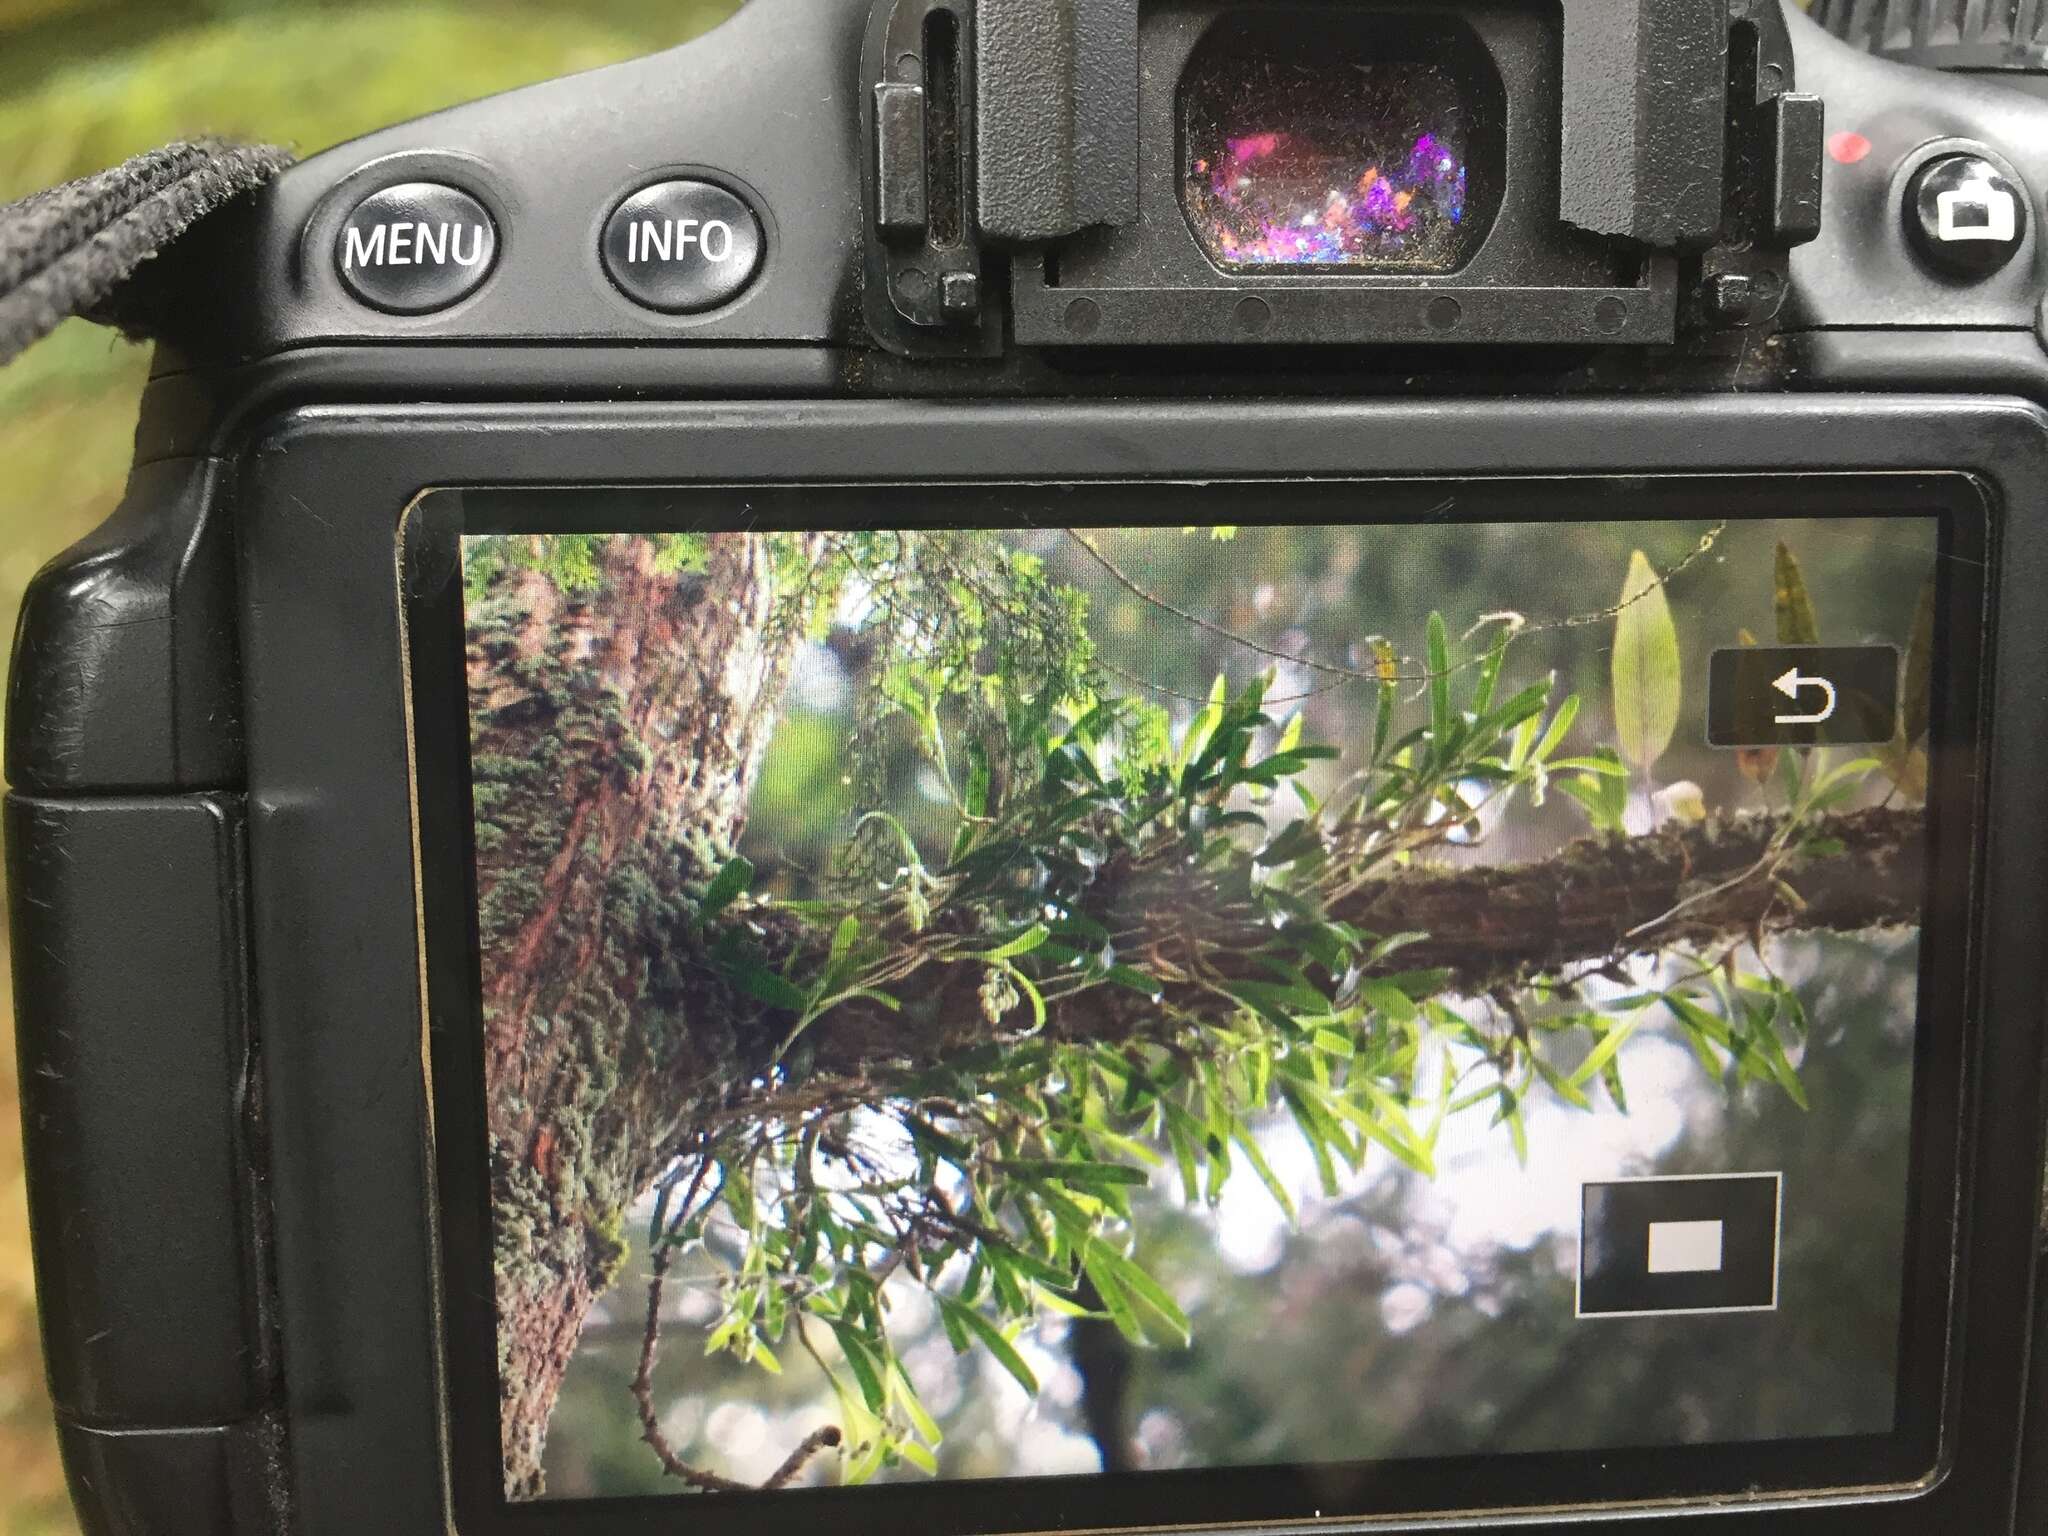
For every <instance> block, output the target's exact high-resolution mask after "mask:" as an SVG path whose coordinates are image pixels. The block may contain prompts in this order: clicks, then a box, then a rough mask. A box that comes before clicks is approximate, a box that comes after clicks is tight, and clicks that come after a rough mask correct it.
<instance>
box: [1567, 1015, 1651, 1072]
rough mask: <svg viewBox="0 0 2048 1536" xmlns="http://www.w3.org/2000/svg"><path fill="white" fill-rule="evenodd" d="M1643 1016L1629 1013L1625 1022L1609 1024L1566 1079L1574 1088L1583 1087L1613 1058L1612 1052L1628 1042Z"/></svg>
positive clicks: (1639, 1025)
mask: <svg viewBox="0 0 2048 1536" xmlns="http://www.w3.org/2000/svg"><path fill="white" fill-rule="evenodd" d="M1644 1017H1645V1015H1643V1014H1641V1013H1637V1014H1633V1015H1631V1016H1630V1018H1629V1019H1628V1021H1627V1022H1626V1023H1622V1024H1614V1025H1611V1026H1610V1027H1609V1029H1608V1031H1607V1033H1606V1034H1604V1035H1602V1036H1601V1037H1600V1040H1599V1043H1598V1044H1596V1045H1595V1046H1594V1047H1593V1049H1592V1050H1590V1051H1588V1052H1587V1053H1586V1059H1585V1060H1584V1061H1582V1062H1580V1063H1579V1069H1578V1071H1576V1072H1574V1073H1573V1074H1572V1075H1571V1077H1570V1078H1569V1079H1568V1081H1569V1082H1570V1083H1571V1085H1572V1086H1573V1087H1574V1088H1583V1087H1585V1086H1586V1084H1588V1083H1590V1082H1591V1081H1592V1080H1593V1078H1594V1076H1595V1074H1597V1073H1598V1072H1599V1071H1600V1069H1601V1068H1602V1067H1604V1066H1606V1065H1607V1063H1608V1062H1610V1061H1612V1060H1613V1059H1614V1053H1615V1052H1616V1051H1618V1050H1620V1049H1621V1048H1622V1047H1623V1046H1624V1045H1626V1044H1628V1037H1629V1036H1630V1035H1632V1034H1634V1033H1635V1032H1636V1030H1637V1029H1638V1028H1640V1027H1641V1025H1642V1022H1643V1019H1644Z"/></svg>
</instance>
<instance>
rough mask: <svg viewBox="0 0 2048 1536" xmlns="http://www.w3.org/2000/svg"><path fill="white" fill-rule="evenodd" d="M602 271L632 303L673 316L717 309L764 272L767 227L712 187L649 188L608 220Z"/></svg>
mask: <svg viewBox="0 0 2048 1536" xmlns="http://www.w3.org/2000/svg"><path fill="white" fill-rule="evenodd" d="M602 244H603V252H604V269H605V271H606V272H607V273H608V274H609V275H610V277H611V280H612V281H613V282H614V283H617V284H618V285H619V289H620V291H621V292H623V293H624V294H625V295H626V297H627V298H629V299H631V300H633V302H634V303H636V304H644V305H646V306H647V307H648V308H649V309H658V310H661V311H663V312H664V313H667V314H686V313H688V312H690V311H692V310H699V309H713V308H716V307H717V306H718V305H720V304H724V303H726V302H727V301H728V300H731V299H733V298H736V297H738V295H739V294H740V292H741V291H742V290H743V289H744V288H745V287H746V286H747V284H748V283H750V282H752V281H753V279H754V271H755V269H756V268H758V267H759V266H760V265H761V245H762V241H761V221H760V220H759V219H757V218H756V217H755V216H754V210H753V209H751V208H749V207H748V206H747V205H746V204H745V203H744V202H742V201H741V200H740V199H739V198H738V197H735V196H734V195H733V194H732V193H730V192H728V191H726V190H725V188H723V187H718V186H713V185H712V184H711V183H710V182H708V181H661V182H656V183H655V184H654V185H653V186H651V187H643V188H641V189H640V190H639V191H638V192H635V193H634V194H633V195H632V196H631V197H629V198H627V199H626V200H625V201H624V202H623V203H621V204H619V206H618V207H617V208H616V209H614V210H613V211H612V216H611V217H610V218H609V219H607V220H606V221H605V226H604V239H603V242H602Z"/></svg>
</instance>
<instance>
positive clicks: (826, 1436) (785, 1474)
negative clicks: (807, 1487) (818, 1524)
mask: <svg viewBox="0 0 2048 1536" xmlns="http://www.w3.org/2000/svg"><path fill="white" fill-rule="evenodd" d="M710 1166H711V1157H710V1154H708V1153H707V1154H706V1155H705V1156H704V1158H703V1160H702V1161H701V1162H699V1163H698V1165H697V1172H696V1176H695V1177H694V1178H692V1179H691V1181H690V1190H689V1193H688V1194H687V1195H685V1196H684V1197H683V1208H682V1211H681V1212H679V1213H678V1214H677V1216H676V1218H675V1220H674V1221H673V1222H672V1223H671V1224H670V1226H669V1228H668V1231H667V1232H666V1233H664V1241H663V1242H662V1243H661V1245H660V1246H659V1247H658V1248H656V1249H655V1251H654V1259H653V1272H652V1273H651V1274H650V1275H649V1276H648V1279H647V1323H646V1326H645V1327H644V1328H643V1329H642V1330H641V1333H640V1364H639V1368H638V1369H637V1370H635V1371H634V1373H633V1383H632V1393H633V1402H634V1404H635V1405H636V1406H637V1407H638V1408H639V1410H640V1438H641V1439H642V1440H644V1441H646V1442H647V1445H648V1448H649V1449H651V1450H652V1451H653V1452H654V1454H655V1457H656V1458H657V1459H658V1460H659V1461H660V1462H661V1470H662V1471H663V1472H665V1473H667V1474H668V1475H669V1476H670V1477H673V1478H675V1479H676V1480H677V1481H679V1482H684V1483H688V1484H689V1485H690V1486H691V1487H692V1488H700V1489H702V1490H703V1491H705V1492H706V1493H744V1492H747V1491H749V1490H750V1489H751V1488H752V1486H753V1485H752V1484H750V1483H742V1482H737V1481H735V1480H734V1479H732V1478H729V1477H721V1476H719V1474H718V1473H716V1472H710V1471H707V1470H705V1469H704V1468H703V1467H695V1466H692V1465H690V1463H689V1462H687V1461H684V1460H683V1458H682V1457H680V1456H678V1455H677V1454H676V1451H675V1447H674V1446H672V1445H670V1444H669V1439H668V1435H667V1434H666V1433H664V1432H663V1430H662V1427H661V1415H660V1414H659V1413H658V1412H656V1410H655V1407H654V1364H655V1361H656V1359H657V1358H658V1357H659V1355H660V1352H661V1293H662V1290H663V1288H664V1287H665V1286H666V1285H667V1283H668V1271H669V1266H670V1265H671V1264H673V1263H674V1262H675V1253H676V1250H675V1245H674V1244H673V1243H671V1242H669V1241H667V1240H666V1239H667V1238H668V1237H669V1236H672V1235H673V1234H674V1233H675V1232H677V1231H679V1230H680V1229H681V1227H682V1223H683V1220H684V1218H685V1217H686V1216H687V1215H688V1214H689V1210H690V1206H691V1205H692V1204H693V1203H694V1202H695V1200H696V1196H697V1191H698V1190H699V1189H701V1188H702V1187H703V1184H704V1176H705V1173H706V1170H708V1169H709V1168H710ZM838 1443H839V1429H838V1426H836V1425H832V1424H828V1425H826V1426H825V1427H824V1428H823V1429H817V1430H813V1431H812V1432H811V1433H810V1434H809V1435H807V1436H805V1437H804V1440H803V1443H802V1444H800V1445H799V1446H797V1448H796V1449H795V1450H793V1451H791V1452H790V1453H789V1456H788V1457H787V1458H786V1459H785V1460H784V1461H783V1463H782V1465H781V1466H779V1467H777V1468H776V1469H775V1471H774V1472H773V1473H771V1474H770V1475H769V1478H768V1480H767V1481H766V1482H765V1483H762V1484H761V1487H763V1488H780V1487H782V1486H783V1485H784V1484H786V1483H788V1482H789V1481H790V1479H792V1478H794V1477H795V1476H796V1475H797V1474H798V1473H799V1472H801V1471H803V1469H804V1464H805V1463H806V1462H808V1461H809V1460H810V1459H811V1458H812V1457H813V1456H815V1455H817V1453H818V1452H819V1451H821V1450H823V1449H825V1448H826V1447H827V1446H834V1445H837V1444H838Z"/></svg>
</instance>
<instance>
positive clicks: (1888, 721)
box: [1707, 645, 1899, 747]
mask: <svg viewBox="0 0 2048 1536" xmlns="http://www.w3.org/2000/svg"><path fill="white" fill-rule="evenodd" d="M1898 713H1899V653H1898V652H1897V651H1896V650H1894V649H1893V648H1892V647H1891V646H1889V645H1768V646H1766V645H1745V646H1734V647H1730V648H1729V649H1727V650H1725V651H1716V652H1714V656H1713V660H1712V661H1711V662H1710V663H1709V664H1708V667H1707V740H1708V742H1710V743H1711V744H1712V745H1714V746H1717V747H1773V746H1777V747H1815V746H1853V745H1868V744H1871V743H1874V742H1886V741H1890V740H1891V739H1892V736H1893V734H1894V733H1895V732H1896V730H1897V729H1898Z"/></svg>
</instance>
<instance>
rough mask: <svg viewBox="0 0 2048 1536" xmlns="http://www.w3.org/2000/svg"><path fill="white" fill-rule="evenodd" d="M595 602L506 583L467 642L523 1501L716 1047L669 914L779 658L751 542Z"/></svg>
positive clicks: (735, 785)
mask: <svg viewBox="0 0 2048 1536" xmlns="http://www.w3.org/2000/svg"><path fill="white" fill-rule="evenodd" d="M602 558H603V565H602V569H601V571H600V573H599V574H600V576H601V579H602V583H603V585H602V587H601V588H600V589H598V590H599V591H601V593H602V597H601V599H599V600H592V601H583V600H581V599H580V598H579V595H578V594H577V593H575V592H567V593H565V592H564V591H563V590H562V589H561V588H560V587H559V586H557V584H556V583H555V582H553V581H552V580H550V579H549V578H548V577H547V576H544V575H542V574H540V573H538V572H534V571H510V572H507V573H505V574H503V575H501V576H500V577H499V578H498V579H497V580H496V581H494V582H493V584H492V586H491V588H490V590H489V592H488V593H487V594H486V595H485V597H484V599H483V600H482V601H481V602H480V603H477V604H475V605H473V609H472V614H471V623H470V631H469V634H470V644H469V651H468V671H469V687H470V695H471V713H472V722H473V723H472V743H471V748H472V756H473V761H474V764H475V781H476V795H477V811H478V817H477V820H478V848H477V877H478V878H477V883H478V898H479V909H480V923H481V928H482V937H483V952H484V956H485V962H484V976H483V1006H484V1049H485V1065H486V1072H485V1080H486V1092H487V1094H488V1098H489V1114H490V1124H491V1127H492V1145H491V1159H492V1191H491V1193H492V1204H493V1210H494V1216H495V1228H496V1230H495V1241H496V1248H497V1265H496V1274H497V1304H498V1309H499V1317H500V1341H501V1342H500V1346H499V1349H500V1360H499V1365H500V1368H501V1384H500V1391H501V1412H502V1426H501V1427H502V1434H503V1443H504V1458H505V1467H506V1477H507V1487H508V1491H510V1492H511V1493H513V1494H515V1495H517V1494H522V1493H526V1494H530V1493H533V1492H537V1491H538V1490H539V1487H540V1464H541V1452H542V1448H543V1444H544V1441H545V1438H546V1432H547V1424H548V1419H549V1416H550V1414H551V1413H552V1412H553V1409H554V1404H555V1397H556V1394H557V1392H558V1391H559V1389H560V1386H561V1381H562V1375H563V1372H564V1370H565V1369H566V1367H567V1365H568V1362H569V1359H570V1356H571V1355H572V1353H573V1352H574V1349H575V1346H576V1341H577V1338H578V1336H579V1334H580V1333H581V1331H582V1327H583V1322H584V1318H585V1316H586V1314H587V1313H588V1311H589V1309H590V1306H591V1303H592V1302H593V1301H594V1300H595V1299H596V1298H597V1297H598V1296H599V1295H601V1294H602V1293H603V1291H604V1290H605V1288H606V1287H607V1285H609V1283H610V1281H611V1279H612V1277H613V1275H614V1272H615V1271H616V1269H617V1267H618V1265H619V1263H620V1261H621V1259H622V1258H623V1255H624V1251H625V1248H624V1240H623V1235H622V1230H621V1229H622V1224H623V1220H624V1216H625V1212H626V1209H627V1207H628V1206H629V1205H630V1204H631V1203H632V1201H633V1200H634V1199H635V1197H636V1196H637V1195H638V1194H639V1193H640V1192H641V1191H642V1190H643V1189H645V1188H646V1187H647V1185H648V1184H649V1182H650V1181H651V1180H652V1179H653V1177H654V1176H655V1174H656V1172H657V1171H658V1170H659V1168H660V1167H661V1166H662V1164H663V1162H664V1161H665V1160H666V1159H667V1158H668V1157H669V1156H670V1155H672V1153H673V1150H674V1141H675V1137H676V1135H677V1133H678V1130H679V1127H680V1126H681V1124H682V1123H683V1121H684V1120H685V1119H686V1118H687V1116H688V1115H689V1113H690V1109H691V1106H692V1104H693V1102H701V1100H702V1096H703V1094H704V1092H705V1091H706V1085H709V1084H714V1083H717V1082H718V1081H720V1080H721V1079H722V1078H723V1077H727V1076H729V1075H730V1072H729V1069H728V1070H727V1071H726V1072H721V1071H720V1063H721V1058H722V1057H729V1056H730V1054H731V1053H730V1050H729V1048H728V1047H727V1046H725V1045H722V1044H721V1042H720V1038H719V1035H718V1031H717V1030H716V1029H714V1028H709V1027H707V1026H706V1024H705V1021H701V1020H695V1019H692V1018H690V1017H687V1016H686V1015H687V1014H688V1012H689V1011H690V1010H689V1009H688V1007H687V1005H686V1001H685V999H686V996H687V987H686V986H684V985H681V984H679V978H678V977H677V976H675V975H673V974H668V971H669V969H670V968H671V967H673V966H675V965H679V964H681V963H682V960H681V957H675V958H671V956H672V953H673V951H672V945H671V944H669V943H667V942H662V941H659V940H658V939H657V936H658V935H661V934H666V933H672V932H674V931H676V930H677V929H678V927H686V926H687V922H688V918H689V916H690V914H691V912H692V911H693V910H694V906H695V898H696V897H697V896H698V895H700V894H701V893H702V891H703V888H704V886H705V885H706V884H707V883H708V882H709V880H710V879H711V877H712V876H713V875H714V874H715V873H716V872H717V870H718V869H719V868H720V867H721V866H722V865H723V863H724V862H725V861H726V860H727V859H728V858H729V857H730V856H731V853H732V849H733V846H734V843H735V842H736V840H737V838H738V836H739V833H740V829H741V825H742V822H743V819H744V816H745V811H746V805H747V800H748V795H749V793H750V791H751V789H752V785H753V781H754V778H755V775H756V773H757V772H758V770H759V768H760V764H761V758H762V754H763V752H764V751H765V749H766V747H767V744H768V738H769V735H770V732H771V730H772V728H773V725H774V722H775V719H776V716H777V713H778V702H779V698H780V695H781V691H782V688H783V686H784V683H785V681H786V679H787V676H788V672H789V667H790V662H791V658H792V655H793V652H794V647H795V643H796V641H795V633H794V627H793V626H791V625H788V624H781V623H778V622H777V617H778V616H777V613H776V608H775V603H776V597H775V582H774V572H773V570H772V568H771V561H772V556H771V552H770V550H769V548H768V546H767V545H766V543H765V541H762V540H757V539H747V538H727V539H715V540H712V541H711V548H710V552H709V554H708V557H707V560H706V562H705V569H703V570H701V571H691V572H664V571H663V570H662V569H660V567H659V564H658V562H657V560H656V558H655V555H654V553H653V551H652V548H651V547H650V545H649V544H648V543H647V542H646V541H642V540H623V539H622V540H616V541H609V542H608V544H607V547H606V550H605V553H604V555H603V557H602Z"/></svg>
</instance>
